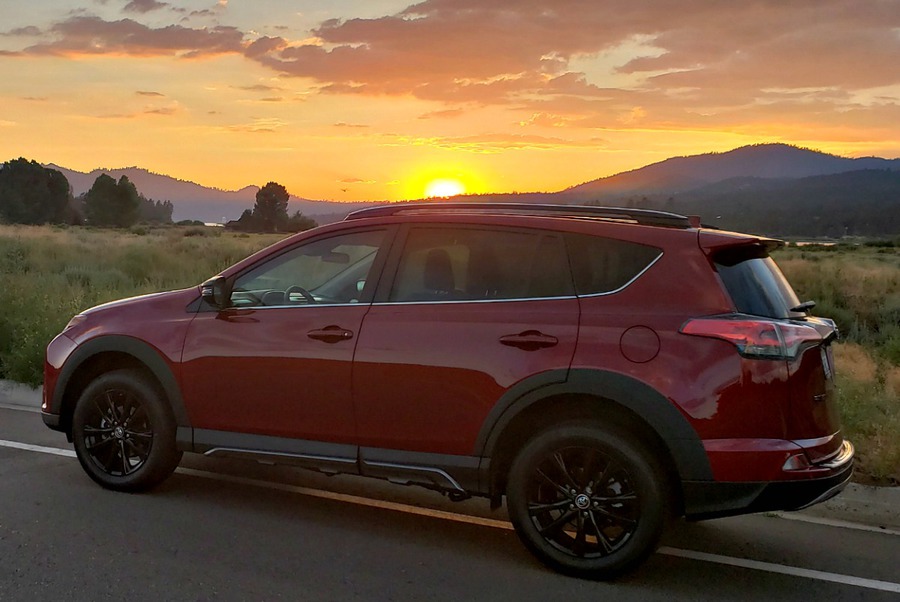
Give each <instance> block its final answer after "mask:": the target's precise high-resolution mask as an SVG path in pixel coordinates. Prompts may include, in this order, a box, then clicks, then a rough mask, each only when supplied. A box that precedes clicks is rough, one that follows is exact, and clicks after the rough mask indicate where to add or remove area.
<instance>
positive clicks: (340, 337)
mask: <svg viewBox="0 0 900 602" xmlns="http://www.w3.org/2000/svg"><path fill="white" fill-rule="evenodd" d="M306 336H308V337H309V338H311V339H315V340H317V341H324V342H326V343H337V342H339V341H349V340H350V339H352V338H353V331H351V330H347V329H346V328H341V327H340V326H336V325H334V324H332V325H331V326H326V327H325V328H321V329H318V330H310V331H309V332H307V333H306Z"/></svg>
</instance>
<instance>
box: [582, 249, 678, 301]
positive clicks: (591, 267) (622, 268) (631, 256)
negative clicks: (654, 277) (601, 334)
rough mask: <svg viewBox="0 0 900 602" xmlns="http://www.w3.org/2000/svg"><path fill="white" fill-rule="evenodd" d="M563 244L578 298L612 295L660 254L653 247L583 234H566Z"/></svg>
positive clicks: (660, 253) (660, 252) (658, 250)
mask: <svg viewBox="0 0 900 602" xmlns="http://www.w3.org/2000/svg"><path fill="white" fill-rule="evenodd" d="M566 243H567V245H568V247H569V255H570V257H571V260H572V272H573V275H574V277H575V289H576V290H577V291H578V294H579V295H599V294H604V293H612V292H615V291H617V290H619V289H621V288H622V287H624V286H625V285H627V284H628V283H630V282H631V281H632V280H634V279H635V278H637V277H638V276H639V275H640V274H641V272H643V271H644V270H646V269H647V268H648V267H649V266H650V264H652V263H653V262H654V261H656V259H657V258H658V257H659V256H660V255H662V251H661V250H660V249H658V248H656V247H651V246H648V245H641V244H638V243H634V242H628V241H624V240H615V239H612V238H603V237H600V236H589V235H586V234H568V235H566Z"/></svg>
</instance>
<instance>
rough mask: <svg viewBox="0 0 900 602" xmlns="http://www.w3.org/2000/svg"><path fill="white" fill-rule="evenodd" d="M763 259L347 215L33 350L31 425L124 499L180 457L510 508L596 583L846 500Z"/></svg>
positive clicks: (561, 230) (457, 217) (550, 223)
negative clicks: (688, 533) (673, 545)
mask: <svg viewBox="0 0 900 602" xmlns="http://www.w3.org/2000/svg"><path fill="white" fill-rule="evenodd" d="M779 244H780V243H779V242H778V241H775V240H771V239H767V238H764V237H759V236H755V235H747V234H739V233H733V232H723V231H719V230H715V229H711V228H707V227H703V226H701V224H700V223H699V219H695V218H687V217H684V216H678V215H674V214H670V213H664V212H654V211H641V210H625V209H609V208H600V207H575V206H550V205H536V206H532V205H518V204H473V203H413V204H398V205H392V206H386V207H380V208H374V209H369V210H363V211H360V212H356V213H354V214H351V215H350V216H349V217H348V218H347V219H346V220H344V221H342V222H338V223H336V224H331V225H327V226H323V227H320V228H316V229H314V230H311V231H307V232H304V233H301V234H298V235H294V236H291V237H289V238H286V239H284V240H283V241H280V242H278V243H276V244H275V245H273V246H271V247H269V248H267V249H264V250H262V251H260V252H258V253H256V254H254V255H252V256H250V257H248V258H247V259H245V260H243V261H241V262H239V263H237V264H236V265H234V266H232V267H230V268H228V269H226V270H225V271H223V272H222V273H221V274H220V275H218V276H217V277H215V278H213V279H211V280H210V281H208V282H206V283H204V284H203V285H201V286H197V287H192V288H189V289H185V290H180V291H172V292H166V293H158V294H154V295H147V296H143V297H137V298H133V299H126V300H123V301H117V302H113V303H109V304H105V305H101V306H99V307H96V308H92V309H90V310H87V311H85V312H83V313H81V314H79V315H78V316H76V317H75V318H73V320H72V322H70V324H69V325H68V326H67V327H66V329H65V330H64V331H63V332H62V333H61V334H60V335H59V336H57V337H56V338H55V339H54V340H53V341H52V342H51V343H50V345H49V346H48V349H47V361H46V365H45V383H44V399H43V408H42V409H43V418H44V421H45V423H46V424H47V425H48V426H50V427H51V428H54V429H57V430H61V431H63V432H65V433H67V435H68V436H69V438H70V440H74V442H75V448H76V452H78V456H79V459H80V460H81V462H82V465H83V466H84V468H85V470H86V471H87V472H88V474H89V475H90V476H91V477H92V478H94V479H95V480H96V481H97V482H99V483H100V484H102V485H103V486H106V487H110V488H113V489H121V490H140V489H147V488H150V487H152V486H154V485H155V484H157V483H158V482H159V481H161V480H162V479H164V478H165V477H166V476H168V474H169V473H171V471H172V470H174V468H175V466H176V465H177V463H178V460H179V459H180V456H181V453H182V452H185V451H186V452H195V453H202V454H206V455H208V456H227V457H240V458H249V459H255V460H259V461H264V462H280V463H286V464H290V465H294V466H299V467H303V468H310V469H314V470H318V471H322V472H325V473H328V474H337V473H346V474H359V475H364V476H372V477H379V478H385V479H390V480H391V481H393V482H396V483H403V484H416V485H421V486H424V487H428V488H431V489H435V490H438V491H441V492H444V493H447V494H448V495H450V496H451V498H452V499H465V498H467V497H469V496H472V495H476V496H484V497H487V498H490V499H491V501H492V503H493V504H494V505H495V506H496V505H499V504H500V503H502V500H503V497H504V496H506V498H507V503H508V507H509V512H510V517H511V519H512V521H513V524H514V525H515V527H516V529H517V532H518V533H519V535H520V537H521V538H522V540H523V542H524V543H525V545H526V546H528V547H529V549H531V550H532V551H533V552H534V553H535V554H536V555H537V556H538V558H540V559H541V560H542V561H543V562H545V563H546V564H547V565H549V566H551V567H553V568H555V569H557V570H560V571H563V572H566V573H569V574H573V575H577V576H582V577H589V578H611V577H615V576H617V575H619V574H621V573H622V572H624V571H627V570H628V569H630V568H632V567H633V566H635V565H636V564H637V563H638V562H640V561H641V560H642V559H643V558H645V557H646V556H647V554H649V553H650V552H652V550H653V549H654V548H655V546H656V545H657V542H658V540H659V536H660V533H661V532H662V530H663V528H664V527H665V524H666V522H667V521H668V520H669V519H671V518H672V517H675V516H686V517H688V518H691V519H702V518H712V517H717V516H727V515H732V514H741V513H747V512H757V511H765V510H792V509H798V508H802V507H805V506H807V505H811V504H814V503H817V502H819V501H822V500H824V499H827V498H829V497H831V496H833V495H835V494H836V493H837V492H839V491H840V490H841V489H842V488H843V487H844V486H845V484H846V483H847V482H848V480H849V479H850V475H851V471H852V463H853V462H852V459H853V447H852V445H851V444H850V443H849V442H848V441H846V440H845V439H844V438H843V436H842V434H841V429H840V423H839V418H838V413H837V409H836V400H835V395H834V379H833V360H832V357H831V348H830V345H831V343H832V341H833V340H835V338H836V337H837V330H836V328H835V326H834V323H833V322H831V321H830V320H826V319H822V318H815V317H812V316H810V315H809V312H808V310H809V308H810V304H808V303H807V304H801V303H800V302H799V301H798V300H797V298H796V296H795V295H794V293H793V291H792V290H791V288H790V285H789V284H788V283H787V281H786V280H785V279H784V277H783V276H782V275H781V272H780V271H779V270H778V268H777V266H776V265H775V263H774V262H773V261H772V260H771V258H770V257H769V251H771V250H772V249H774V248H776V247H777V246H778V245H779Z"/></svg>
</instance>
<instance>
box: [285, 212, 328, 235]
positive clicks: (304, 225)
mask: <svg viewBox="0 0 900 602" xmlns="http://www.w3.org/2000/svg"><path fill="white" fill-rule="evenodd" d="M318 225H319V224H318V223H316V220H314V219H313V218H311V217H306V216H305V215H303V214H302V213H300V212H299V211H297V212H296V213H294V215H292V216H291V217H290V218H288V220H287V222H286V223H285V225H284V229H285V230H286V231H288V232H302V231H303V230H309V229H310V228H315V227H316V226H318Z"/></svg>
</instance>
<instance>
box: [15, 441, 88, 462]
mask: <svg viewBox="0 0 900 602" xmlns="http://www.w3.org/2000/svg"><path fill="white" fill-rule="evenodd" d="M0 447H11V448H13V449H24V450H25V451H33V452H40V453H42V454H53V455H56V456H65V457H66V458H74V457H75V452H74V451H73V450H71V449H60V448H58V447H46V446H44V445H31V444H29V443H19V442H18V441H6V440H4V439H0Z"/></svg>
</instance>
